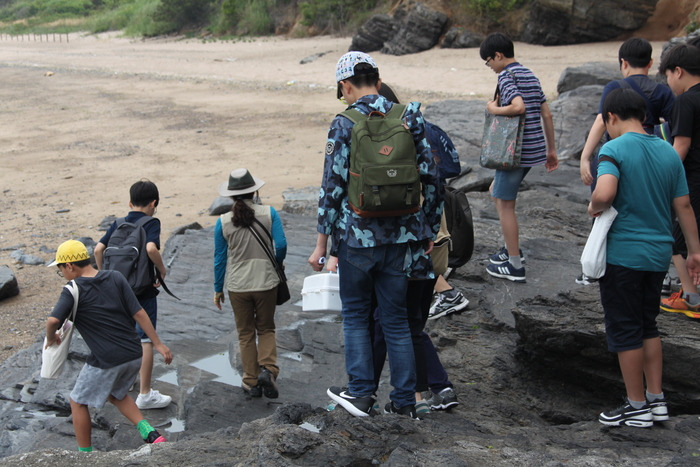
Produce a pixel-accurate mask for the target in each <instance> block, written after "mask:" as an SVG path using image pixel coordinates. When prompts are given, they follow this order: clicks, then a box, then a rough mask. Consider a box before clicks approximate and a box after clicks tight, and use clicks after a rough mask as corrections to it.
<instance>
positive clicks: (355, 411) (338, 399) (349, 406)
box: [326, 389, 369, 417]
mask: <svg viewBox="0 0 700 467" xmlns="http://www.w3.org/2000/svg"><path fill="white" fill-rule="evenodd" d="M326 394H328V397H330V398H331V399H333V400H334V401H336V402H337V403H338V404H339V405H340V406H341V407H342V408H344V409H345V410H347V411H348V412H349V413H350V414H351V415H354V416H356V417H369V414H368V413H365V412H363V411H361V410H359V409H358V408H357V407H355V406H354V405H352V404H351V403H350V402H349V401H346V400H345V399H343V398H342V397H340V396H337V395H335V394H333V393H332V392H331V390H330V389H326Z"/></svg>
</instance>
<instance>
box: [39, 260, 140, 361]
mask: <svg viewBox="0 0 700 467" xmlns="http://www.w3.org/2000/svg"><path fill="white" fill-rule="evenodd" d="M75 283H76V284H77V285H78V291H79V296H78V310H77V311H76V313H75V322H74V324H75V327H76V329H77V330H78V331H80V335H81V336H83V339H85V343H86V344H87V346H88V347H89V348H90V351H91V352H92V354H91V355H90V356H89V357H88V359H87V363H88V364H89V365H91V366H94V367H97V368H112V367H115V366H117V365H121V364H123V363H127V362H131V361H133V360H136V359H137V358H141V355H142V353H143V350H142V348H141V340H140V339H139V336H138V334H137V333H136V321H135V320H134V315H135V314H136V313H137V312H138V311H139V310H140V309H141V305H140V304H139V302H138V300H137V299H136V296H135V295H134V292H132V290H131V287H129V283H128V282H126V279H124V276H122V275H121V274H120V273H118V272H116V271H99V272H98V273H97V275H96V276H95V277H78V278H77V279H75ZM72 310H73V295H72V294H71V293H70V291H69V290H68V289H66V288H64V289H63V292H61V296H60V297H59V299H58V302H57V303H56V306H55V307H54V309H53V311H52V312H51V316H53V317H54V318H58V319H59V320H61V322H63V320H65V319H66V318H69V317H70V314H71V311H72Z"/></svg>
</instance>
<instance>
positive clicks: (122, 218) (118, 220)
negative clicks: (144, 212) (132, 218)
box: [114, 217, 126, 227]
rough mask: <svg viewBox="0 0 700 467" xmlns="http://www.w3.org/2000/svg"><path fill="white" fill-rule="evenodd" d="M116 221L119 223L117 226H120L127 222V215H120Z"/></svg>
mask: <svg viewBox="0 0 700 467" xmlns="http://www.w3.org/2000/svg"><path fill="white" fill-rule="evenodd" d="M114 222H116V224H117V225H116V227H119V226H120V225H122V224H123V223H124V222H126V217H120V218H119V219H117V220H115V221H114Z"/></svg>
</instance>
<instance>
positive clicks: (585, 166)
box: [579, 161, 593, 186]
mask: <svg viewBox="0 0 700 467" xmlns="http://www.w3.org/2000/svg"><path fill="white" fill-rule="evenodd" d="M579 170H580V172H581V181H582V182H583V184H584V185H586V186H591V183H593V174H591V164H589V163H588V162H586V163H584V162H583V161H582V162H581V167H580V169H579Z"/></svg>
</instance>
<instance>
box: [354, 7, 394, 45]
mask: <svg viewBox="0 0 700 467" xmlns="http://www.w3.org/2000/svg"><path fill="white" fill-rule="evenodd" d="M398 29H399V23H398V22H397V21H396V20H395V19H394V18H392V17H391V16H389V15H384V14H381V15H374V16H372V17H371V18H370V19H368V20H367V21H365V23H364V24H363V25H362V26H361V27H360V29H359V30H358V31H357V34H355V36H353V38H352V43H351V44H350V48H349V49H348V50H349V51H352V50H358V51H360V52H367V53H369V52H374V51H375V50H381V48H382V47H383V46H384V43H385V42H388V41H389V40H391V39H392V38H393V37H394V35H396V32H397V31H398Z"/></svg>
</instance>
